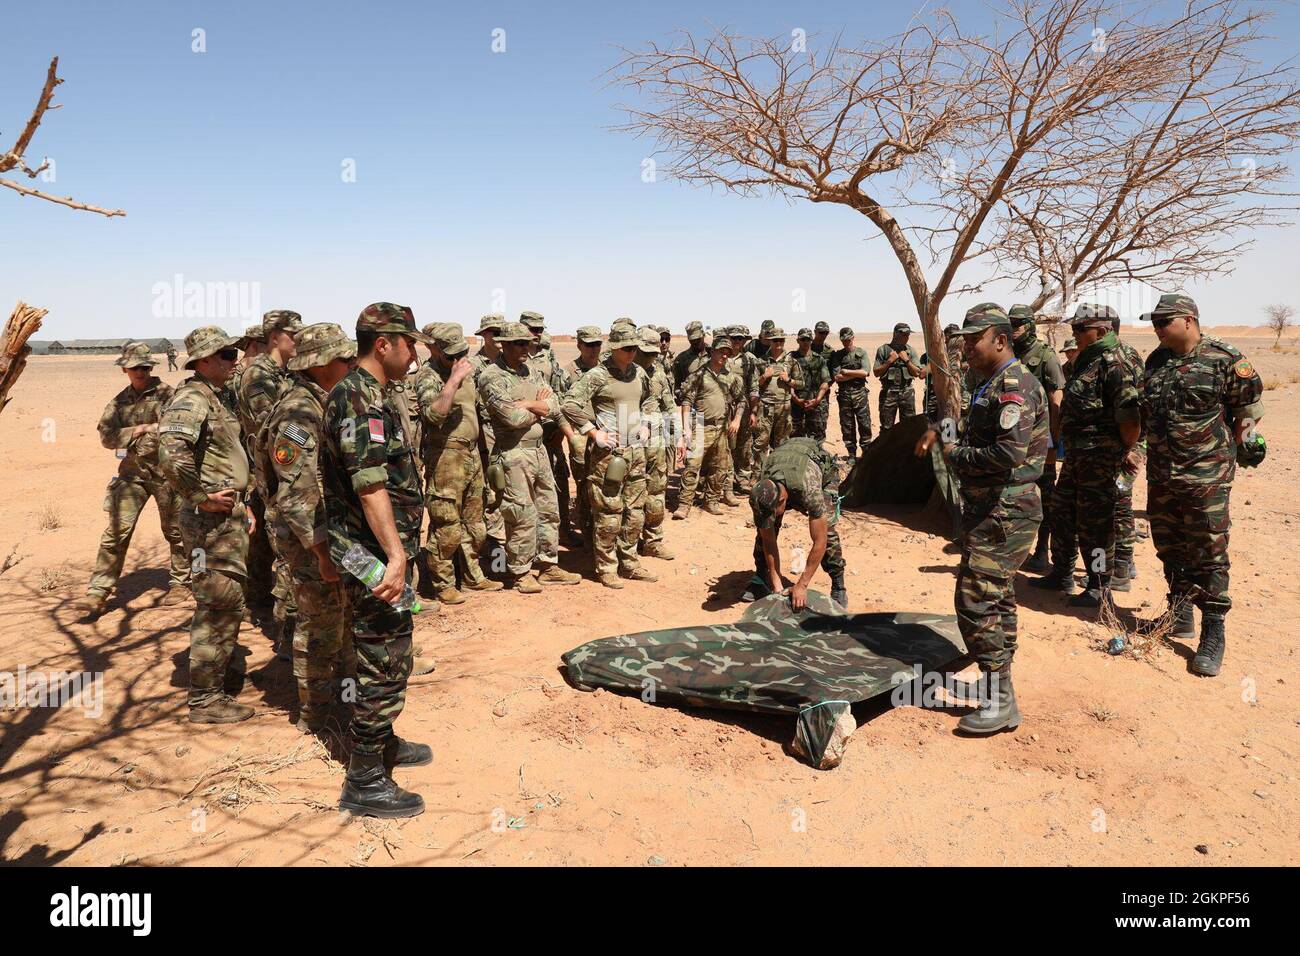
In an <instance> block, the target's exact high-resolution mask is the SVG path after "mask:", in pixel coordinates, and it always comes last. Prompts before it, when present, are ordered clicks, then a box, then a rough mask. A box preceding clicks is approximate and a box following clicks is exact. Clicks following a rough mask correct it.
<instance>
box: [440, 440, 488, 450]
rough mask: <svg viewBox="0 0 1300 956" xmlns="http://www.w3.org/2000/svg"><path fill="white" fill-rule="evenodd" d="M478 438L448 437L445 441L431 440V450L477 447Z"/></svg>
mask: <svg viewBox="0 0 1300 956" xmlns="http://www.w3.org/2000/svg"><path fill="white" fill-rule="evenodd" d="M476 447H478V439H477V438H448V439H446V440H445V441H439V442H429V451H441V450H442V449H444V448H476Z"/></svg>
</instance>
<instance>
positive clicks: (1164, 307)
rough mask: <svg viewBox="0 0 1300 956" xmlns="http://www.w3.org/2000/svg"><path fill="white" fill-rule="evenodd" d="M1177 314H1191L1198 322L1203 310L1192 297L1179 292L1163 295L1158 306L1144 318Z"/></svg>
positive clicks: (1160, 317)
mask: <svg viewBox="0 0 1300 956" xmlns="http://www.w3.org/2000/svg"><path fill="white" fill-rule="evenodd" d="M1176 315H1190V316H1191V317H1192V318H1194V319H1196V321H1197V322H1199V321H1200V320H1201V310H1200V309H1198V308H1197V307H1196V303H1195V302H1193V301H1192V297H1191V296H1190V295H1182V294H1181V293H1177V292H1175V293H1171V294H1170V295H1162V296H1161V297H1160V301H1159V302H1157V303H1156V307H1155V308H1154V309H1152V310H1151V311H1150V312H1149V313H1148V314H1147V315H1144V316H1143V318H1144V319H1145V318H1152V319H1163V318H1165V317H1166V316H1169V317H1172V316H1176Z"/></svg>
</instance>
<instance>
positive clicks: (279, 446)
mask: <svg viewBox="0 0 1300 956" xmlns="http://www.w3.org/2000/svg"><path fill="white" fill-rule="evenodd" d="M299 450H300V449H299V447H298V446H297V445H295V444H294V443H293V442H291V441H286V440H285V439H283V438H281V439H280V440H279V441H278V442H276V443H275V451H274V452H272V454H273V455H274V456H275V462H276V464H277V465H280V466H281V467H285V466H288V465H292V464H293V463H294V462H295V461H297V460H298V452H299Z"/></svg>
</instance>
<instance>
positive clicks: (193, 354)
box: [185, 325, 239, 369]
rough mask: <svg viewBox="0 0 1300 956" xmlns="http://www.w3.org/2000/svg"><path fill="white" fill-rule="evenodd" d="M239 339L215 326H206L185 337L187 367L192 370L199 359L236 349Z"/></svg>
mask: <svg viewBox="0 0 1300 956" xmlns="http://www.w3.org/2000/svg"><path fill="white" fill-rule="evenodd" d="M238 344H239V337H238V336H235V335H227V334H226V330H225V329H222V328H218V327H217V326H215V325H205V326H202V327H201V328H197V329H195V330H194V331H193V332H191V333H190V334H189V335H187V336H185V367H186V368H189V369H192V368H194V363H195V362H197V361H198V360H199V359H205V358H207V357H208V356H209V355H216V354H217V353H218V352H220V351H221V350H222V349H228V348H234V347H235V346H236V345H238Z"/></svg>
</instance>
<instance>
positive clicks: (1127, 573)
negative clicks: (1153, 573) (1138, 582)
mask: <svg viewBox="0 0 1300 956" xmlns="http://www.w3.org/2000/svg"><path fill="white" fill-rule="evenodd" d="M1133 570H1134V569H1133V559H1132V558H1121V557H1119V556H1118V555H1117V556H1116V557H1115V573H1114V574H1112V575H1111V576H1110V589H1111V590H1112V591H1131V590H1132V589H1133Z"/></svg>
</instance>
